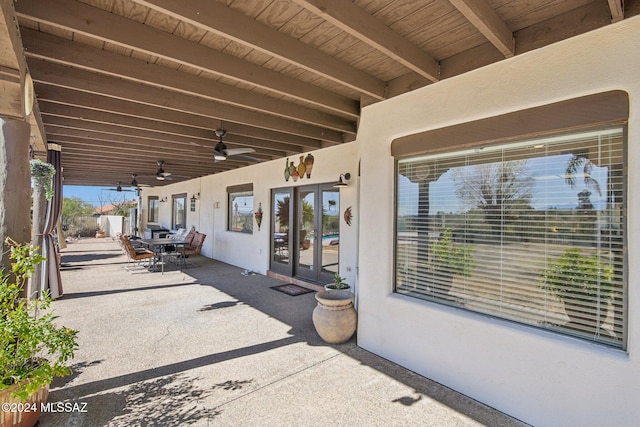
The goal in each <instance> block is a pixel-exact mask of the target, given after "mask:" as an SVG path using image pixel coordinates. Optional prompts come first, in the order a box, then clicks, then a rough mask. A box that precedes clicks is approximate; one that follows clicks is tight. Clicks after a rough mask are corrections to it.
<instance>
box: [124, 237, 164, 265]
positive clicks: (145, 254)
mask: <svg viewBox="0 0 640 427" xmlns="http://www.w3.org/2000/svg"><path fill="white" fill-rule="evenodd" d="M121 239H122V242H123V245H124V248H125V251H126V254H127V258H128V260H129V261H128V264H130V263H131V262H133V263H136V264H138V265H141V264H142V262H143V261H144V260H147V266H148V267H149V266H150V265H151V262H152V261H153V259H154V257H155V256H156V254H154V253H153V251H150V250H148V249H145V248H136V247H134V246H133V244H131V240H129V236H126V235H122V236H121Z"/></svg>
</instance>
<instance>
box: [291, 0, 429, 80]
mask: <svg viewBox="0 0 640 427" xmlns="http://www.w3.org/2000/svg"><path fill="white" fill-rule="evenodd" d="M293 1H294V2H295V3H297V4H299V5H300V6H302V7H304V8H305V9H307V10H309V11H311V12H312V13H314V14H316V15H318V16H320V17H321V18H322V19H325V20H327V21H328V22H330V23H332V24H333V25H335V26H337V27H338V28H340V29H341V30H343V31H345V32H347V33H348V34H351V35H352V36H354V37H356V38H358V39H360V40H362V41H363V42H365V43H366V44H368V45H370V46H372V47H374V48H375V49H377V50H379V51H380V52H382V53H384V54H385V55H387V56H389V57H390V58H393V59H394V60H396V61H398V62H399V63H401V64H402V65H404V66H405V67H407V68H409V69H410V70H412V71H414V72H416V73H418V74H419V75H421V76H423V77H425V78H427V79H429V80H430V81H432V82H436V81H438V80H440V67H439V65H438V61H436V60H435V59H434V58H433V57H431V56H430V55H429V54H427V53H426V52H424V51H423V50H421V49H420V48H419V47H417V46H415V45H413V44H412V43H411V42H409V41H408V40H407V39H405V38H404V37H402V36H400V35H399V34H398V33H396V32H394V31H393V30H391V29H390V28H389V27H388V26H387V25H386V24H385V23H383V22H381V21H379V20H378V19H377V18H376V17H374V16H371V15H370V14H369V13H367V12H366V11H365V10H363V9H361V8H360V7H358V6H357V5H356V4H355V3H354V2H351V1H344V0H293Z"/></svg>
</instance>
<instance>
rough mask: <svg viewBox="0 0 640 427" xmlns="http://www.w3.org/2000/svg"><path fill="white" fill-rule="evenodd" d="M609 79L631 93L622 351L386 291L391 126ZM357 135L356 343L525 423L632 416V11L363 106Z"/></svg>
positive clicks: (518, 105) (541, 100) (638, 335)
mask: <svg viewBox="0 0 640 427" xmlns="http://www.w3.org/2000/svg"><path fill="white" fill-rule="evenodd" d="M616 89H618V90H624V91H627V92H628V93H629V97H630V103H631V105H630V119H629V127H628V129H629V139H628V146H629V148H628V162H629V168H628V172H629V174H628V182H629V183H630V184H629V188H630V190H631V191H629V192H628V236H629V246H628V258H629V260H630V262H629V269H628V272H629V315H628V323H629V325H630V326H629V339H628V351H627V352H625V351H621V350H614V349H610V348H606V347H604V346H600V345H595V344H591V343H587V342H583V341H581V340H578V339H573V338H569V337H564V336H560V335H557V334H553V333H550V332H546V331H542V330H538V329H535V328H531V327H525V326H520V325H517V324H514V323H509V322H506V321H500V320H497V319H492V318H489V317H486V316H482V315H478V314H473V313H468V312H465V311H462V310H458V309H455V308H450V307H444V306H440V305H437V304H433V303H429V302H427V301H421V300H417V299H413V298H409V297H405V296H400V295H396V294H394V293H393V248H394V239H393V221H394V188H393V183H394V162H393V159H392V157H391V156H390V144H391V141H392V140H393V139H394V138H396V137H399V136H403V135H407V134H413V133H417V132H421V131H425V130H429V129H437V128H441V127H445V126H449V125H452V124H457V123H463V122H468V121H471V120H475V119H480V118H484V117H491V116H495V115H499V114H503V113H507V112H510V111H514V110H521V109H526V108H530V107H535V106H538V105H544V104H549V103H553V102H556V101H560V100H565V99H571V98H575V97H579V96H583V95H588V94H592V93H599V92H604V91H608V90H616ZM357 143H358V148H359V150H360V151H359V153H360V158H361V175H362V176H361V181H360V186H361V187H360V207H359V212H360V230H361V231H360V238H359V244H360V248H359V251H360V252H359V254H360V255H359V259H360V261H359V263H360V280H359V282H360V287H359V324H358V345H360V346H362V347H364V348H365V349H367V350H370V351H372V352H374V353H376V354H379V355H381V356H383V357H385V358H388V359H390V360H392V361H395V362H397V363H399V364H401V365H403V366H405V367H408V368H410V369H412V370H415V371H416V372H418V373H420V374H423V375H425V376H427V377H429V378H432V379H434V380H436V381H438V382H440V383H442V384H445V385H447V386H449V387H452V388H453V389H455V390H458V391H460V392H463V393H465V394H467V395H469V396H471V397H473V398H475V399H478V400H480V401H482V402H484V403H487V404H488V405H491V406H493V407H495V408H497V409H500V410H502V411H504V412H506V413H508V414H510V415H512V416H515V417H517V418H520V419H522V420H524V421H526V422H528V423H531V424H533V425H539V426H543V425H544V426H605V425H615V426H630V425H637V423H638V420H640V344H639V342H640V291H639V290H638V287H639V286H640V283H639V280H640V263H638V262H634V260H638V259H639V258H638V256H639V255H638V254H639V253H640V229H639V226H640V221H639V219H640V213H639V212H640V194H639V193H638V192H637V191H633V189H634V187H635V186H637V185H638V183H640V167H638V166H639V165H640V17H635V18H632V19H628V20H625V21H624V22H621V23H619V24H616V25H612V26H609V27H607V28H604V29H601V30H598V31H594V32H591V33H588V34H585V35H582V36H578V37H575V38H573V39H570V40H566V41H564V42H561V43H558V44H555V45H552V46H549V47H546V48H543V49H540V50H536V51H532V52H529V53H526V54H523V55H519V56H516V57H514V58H511V59H508V60H506V61H502V62H500V63H497V64H494V65H491V66H488V67H485V68H483V69H480V70H476V71H473V72H470V73H467V74H465V75H461V76H458V77H455V78H451V79H448V80H445V81H442V82H440V83H437V84H433V85H430V86H427V87H425V88H422V89H419V90H416V91H414V92H411V93H408V94H405V95H402V96H399V97H396V98H393V99H391V100H388V101H385V102H382V103H378V104H374V105H372V106H369V107H367V108H365V110H364V112H363V114H362V119H361V122H360V130H359V134H358V140H357ZM443 143H446V141H443ZM373 230H375V231H373Z"/></svg>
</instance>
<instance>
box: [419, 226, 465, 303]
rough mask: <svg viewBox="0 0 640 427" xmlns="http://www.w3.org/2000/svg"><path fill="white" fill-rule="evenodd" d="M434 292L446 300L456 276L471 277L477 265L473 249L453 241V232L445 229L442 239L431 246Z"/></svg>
mask: <svg viewBox="0 0 640 427" xmlns="http://www.w3.org/2000/svg"><path fill="white" fill-rule="evenodd" d="M429 256H430V264H431V272H432V273H433V279H434V290H435V292H437V293H438V294H442V296H444V297H445V298H446V297H447V295H448V294H449V291H450V290H451V286H452V284H453V277H454V276H464V277H467V276H470V275H471V273H472V272H473V269H474V267H475V265H476V262H475V261H474V260H473V248H472V247H470V246H468V245H466V244H460V243H455V242H454V241H453V231H452V230H451V229H450V228H445V229H444V231H443V232H442V234H441V236H440V238H439V239H438V240H435V241H433V242H431V244H430V245H429Z"/></svg>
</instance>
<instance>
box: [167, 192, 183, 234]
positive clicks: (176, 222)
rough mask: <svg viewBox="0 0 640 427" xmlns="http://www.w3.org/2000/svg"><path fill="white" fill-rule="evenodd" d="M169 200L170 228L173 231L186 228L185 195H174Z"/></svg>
mask: <svg viewBox="0 0 640 427" xmlns="http://www.w3.org/2000/svg"><path fill="white" fill-rule="evenodd" d="M171 199H172V202H173V203H172V204H173V208H172V212H173V214H172V216H171V228H172V229H174V230H177V229H179V228H187V195H186V194H174V195H173V196H171Z"/></svg>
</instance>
